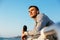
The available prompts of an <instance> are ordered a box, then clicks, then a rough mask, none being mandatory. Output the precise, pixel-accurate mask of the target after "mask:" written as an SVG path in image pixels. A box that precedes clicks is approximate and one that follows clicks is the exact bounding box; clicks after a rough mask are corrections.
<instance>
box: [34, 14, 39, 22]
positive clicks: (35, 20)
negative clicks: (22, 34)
mask: <svg viewBox="0 0 60 40" xmlns="http://www.w3.org/2000/svg"><path fill="white" fill-rule="evenodd" d="M37 16H38V14H37ZM37 16H36V17H35V18H33V19H34V20H35V21H36V22H37Z"/></svg>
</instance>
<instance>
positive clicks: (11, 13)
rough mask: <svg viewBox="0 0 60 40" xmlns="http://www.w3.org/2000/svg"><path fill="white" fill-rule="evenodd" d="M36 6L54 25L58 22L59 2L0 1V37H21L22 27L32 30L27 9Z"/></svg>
mask: <svg viewBox="0 0 60 40" xmlns="http://www.w3.org/2000/svg"><path fill="white" fill-rule="evenodd" d="M30 5H36V6H38V7H39V9H40V12H42V13H45V14H46V15H47V16H48V17H49V18H50V19H51V20H53V21H54V22H55V23H56V22H59V21H60V18H59V17H60V0H0V36H2V37H10V36H17V35H21V31H22V27H23V25H27V26H28V30H31V29H33V27H34V20H33V19H32V18H30V16H29V13H28V7H29V6H30Z"/></svg>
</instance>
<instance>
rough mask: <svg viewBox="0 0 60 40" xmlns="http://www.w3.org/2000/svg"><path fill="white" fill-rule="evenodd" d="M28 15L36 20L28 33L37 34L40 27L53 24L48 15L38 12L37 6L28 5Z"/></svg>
mask: <svg viewBox="0 0 60 40" xmlns="http://www.w3.org/2000/svg"><path fill="white" fill-rule="evenodd" d="M29 15H30V17H31V18H33V19H34V20H35V22H36V25H35V27H34V29H33V30H32V31H28V35H33V36H34V35H37V34H39V31H41V29H42V28H44V27H47V26H50V25H52V24H54V22H53V21H51V20H50V19H49V18H48V16H46V15H45V14H41V12H39V9H38V7H37V6H30V7H29Z"/></svg>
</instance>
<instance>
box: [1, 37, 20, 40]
mask: <svg viewBox="0 0 60 40" xmlns="http://www.w3.org/2000/svg"><path fill="white" fill-rule="evenodd" d="M0 40H21V37H12V38H3V37H0Z"/></svg>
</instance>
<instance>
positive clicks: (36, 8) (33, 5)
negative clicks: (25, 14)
mask: <svg viewBox="0 0 60 40" xmlns="http://www.w3.org/2000/svg"><path fill="white" fill-rule="evenodd" d="M31 7H35V8H36V9H37V10H38V11H39V8H38V7H37V6H34V5H32V6H29V9H30V8H31Z"/></svg>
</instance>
